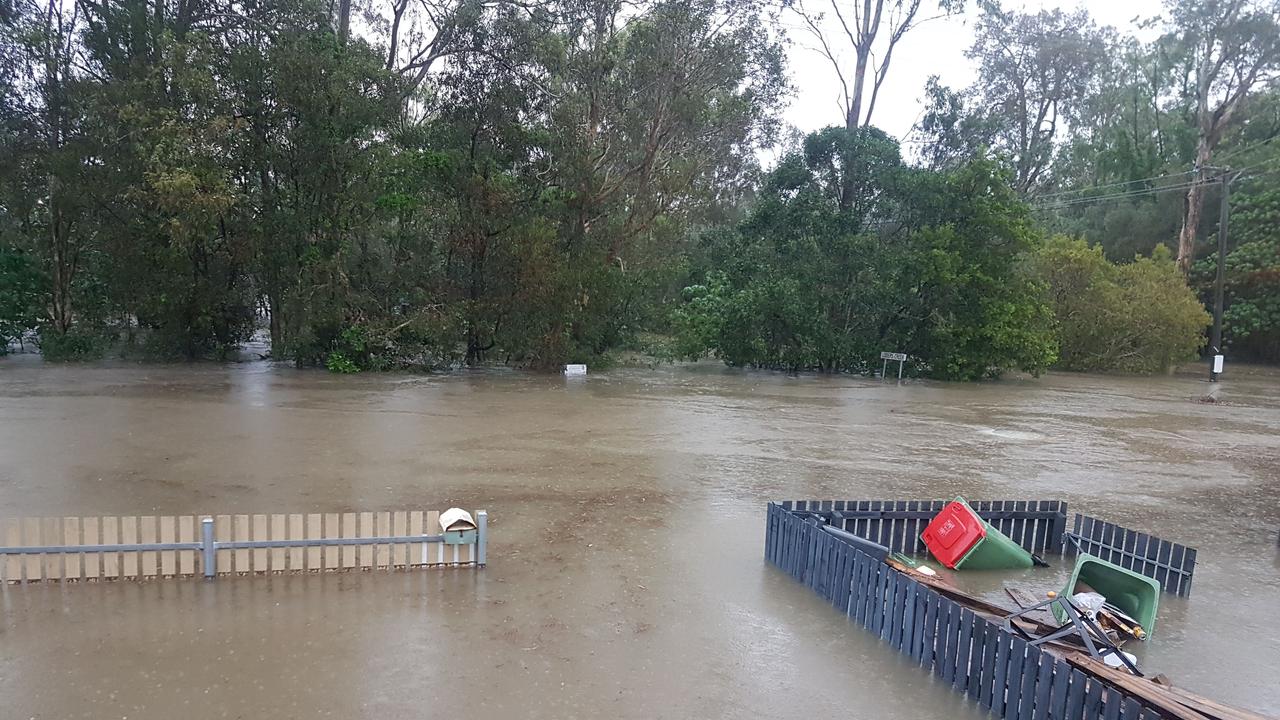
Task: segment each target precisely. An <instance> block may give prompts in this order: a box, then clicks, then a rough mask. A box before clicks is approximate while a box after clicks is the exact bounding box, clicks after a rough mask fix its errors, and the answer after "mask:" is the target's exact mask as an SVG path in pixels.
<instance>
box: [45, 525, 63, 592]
mask: <svg viewBox="0 0 1280 720" xmlns="http://www.w3.org/2000/svg"><path fill="white" fill-rule="evenodd" d="M40 527H41V535H42V537H43V538H44V542H45V543H47V544H49V545H60V544H61V543H62V518H60V517H56V518H42V519H41V520H40ZM62 560H63V553H45V556H44V579H45V580H61V579H62Z"/></svg>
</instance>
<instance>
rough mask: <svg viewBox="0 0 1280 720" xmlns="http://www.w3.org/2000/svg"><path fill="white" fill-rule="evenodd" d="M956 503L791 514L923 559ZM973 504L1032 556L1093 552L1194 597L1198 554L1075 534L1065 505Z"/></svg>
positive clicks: (1140, 536)
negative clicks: (935, 525) (943, 515)
mask: <svg viewBox="0 0 1280 720" xmlns="http://www.w3.org/2000/svg"><path fill="white" fill-rule="evenodd" d="M948 502H949V501H948V500H796V501H786V502H783V503H782V504H781V507H782V508H783V509H784V510H788V511H791V512H795V513H798V514H800V515H802V516H815V517H820V518H822V519H823V521H824V522H826V523H828V524H830V525H833V526H835V527H837V528H840V529H841V530H844V531H846V532H850V533H853V534H854V535H857V536H859V537H862V538H865V539H867V540H870V541H872V542H875V543H879V544H880V545H884V546H885V547H887V548H889V550H891V551H893V552H901V553H907V554H917V555H922V554H924V553H925V551H926V550H925V546H924V542H923V541H922V540H921V539H920V533H921V532H923V531H924V528H925V526H926V525H928V524H929V521H930V520H932V519H933V516H934V515H937V514H938V512H939V511H940V510H942V508H943V506H945V505H946V504H947V503H948ZM969 505H970V506H972V507H973V509H974V510H975V511H977V513H978V515H979V516H980V517H981V518H982V519H984V520H986V521H987V522H989V523H991V524H992V525H993V526H994V527H995V528H996V529H997V530H999V531H1000V532H1002V533H1004V534H1005V535H1008V536H1009V537H1010V538H1012V539H1013V540H1014V541H1015V542H1017V543H1018V544H1019V545H1021V546H1022V547H1023V548H1024V549H1026V550H1027V551H1028V552H1033V553H1063V554H1065V555H1074V554H1076V553H1078V552H1087V553H1089V554H1090V555H1095V556H1097V557H1100V558H1102V559H1103V560H1106V561H1108V562H1113V563H1115V564H1117V565H1120V566H1121V567H1124V568H1126V569H1129V570H1133V571H1134V572H1136V573H1140V574H1142V575H1146V576H1147V577H1150V578H1154V579H1156V580H1158V581H1159V582H1160V588H1161V589H1162V590H1164V591H1165V592H1168V593H1173V594H1175V595H1182V596H1186V595H1190V594H1191V579H1192V576H1193V575H1194V574H1195V566H1196V551H1195V549H1194V548H1190V547H1186V546H1185V545H1179V544H1177V543H1174V542H1170V541H1168V540H1161V539H1160V538H1157V537H1154V536H1152V535H1148V534H1146V533H1141V532H1138V531H1137V530H1130V529H1128V528H1124V527H1121V526H1119V525H1115V524H1113V523H1108V522H1103V521H1102V520H1099V519H1097V518H1094V517H1090V516H1088V515H1081V514H1079V513H1075V514H1074V515H1072V517H1071V530H1067V519H1068V518H1067V504H1066V503H1065V502H1063V501H1061V500H971V501H969Z"/></svg>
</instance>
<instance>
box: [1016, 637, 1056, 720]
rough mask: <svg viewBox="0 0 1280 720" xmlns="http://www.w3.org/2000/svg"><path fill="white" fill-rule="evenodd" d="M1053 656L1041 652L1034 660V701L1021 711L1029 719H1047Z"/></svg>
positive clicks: (1051, 685)
mask: <svg viewBox="0 0 1280 720" xmlns="http://www.w3.org/2000/svg"><path fill="white" fill-rule="evenodd" d="M1054 660H1055V658H1054V657H1053V656H1051V655H1050V654H1049V653H1047V652H1041V653H1040V655H1039V657H1038V658H1037V660H1036V664H1037V675H1036V692H1035V702H1034V705H1033V706H1032V707H1031V708H1028V709H1026V710H1025V711H1024V712H1023V716H1024V717H1027V718H1030V720H1049V695H1050V693H1051V692H1052V691H1053V664H1054Z"/></svg>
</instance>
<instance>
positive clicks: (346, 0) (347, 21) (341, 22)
mask: <svg viewBox="0 0 1280 720" xmlns="http://www.w3.org/2000/svg"><path fill="white" fill-rule="evenodd" d="M350 32H351V0H338V44H339V45H343V46H345V45H346V44H347V36H348V35H349V34H350Z"/></svg>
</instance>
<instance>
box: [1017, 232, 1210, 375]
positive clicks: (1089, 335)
mask: <svg viewBox="0 0 1280 720" xmlns="http://www.w3.org/2000/svg"><path fill="white" fill-rule="evenodd" d="M1031 266H1032V269H1033V273H1034V274H1035V275H1036V276H1037V277H1038V278H1039V279H1040V280H1041V281H1042V282H1043V283H1044V285H1045V286H1046V292H1047V293H1048V298H1049V303H1050V305H1051V306H1052V307H1053V312H1054V317H1055V319H1056V322H1057V335H1058V365H1057V366H1058V367H1061V368H1063V369H1066V370H1082V371H1119V372H1133V373H1153V372H1159V371H1162V370H1167V369H1169V368H1171V367H1173V366H1174V365H1175V364H1177V363H1179V362H1182V361H1184V360H1190V359H1192V358H1193V357H1194V356H1195V353H1196V351H1197V350H1199V349H1200V347H1201V346H1203V344H1204V329H1205V326H1206V325H1208V323H1209V320H1210V318H1209V314H1208V313H1206V312H1205V310H1204V307H1203V306H1202V305H1201V304H1200V302H1199V300H1197V299H1196V295H1195V293H1194V292H1193V291H1192V290H1191V289H1190V288H1188V287H1187V284H1186V281H1185V280H1184V279H1183V277H1182V274H1181V273H1180V272H1178V269H1177V266H1176V265H1175V264H1174V261H1173V257H1172V255H1171V254H1170V252H1169V251H1168V249H1166V248H1165V247H1164V246H1163V245H1161V246H1157V247H1156V249H1155V251H1154V252H1153V253H1152V255H1151V257H1149V258H1143V257H1139V258H1137V259H1135V260H1134V262H1132V263H1126V264H1119V265H1118V264H1115V263H1112V262H1110V261H1108V260H1107V259H1106V257H1104V256H1103V250H1102V248H1101V246H1097V245H1095V246H1090V245H1089V244H1088V243H1087V242H1085V241H1084V240H1079V239H1074V238H1068V237H1064V236H1056V237H1053V238H1051V239H1050V240H1049V241H1048V242H1046V243H1045V245H1044V247H1042V248H1041V249H1040V250H1039V251H1037V252H1036V253H1035V254H1034V256H1033V257H1032V260H1031Z"/></svg>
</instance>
